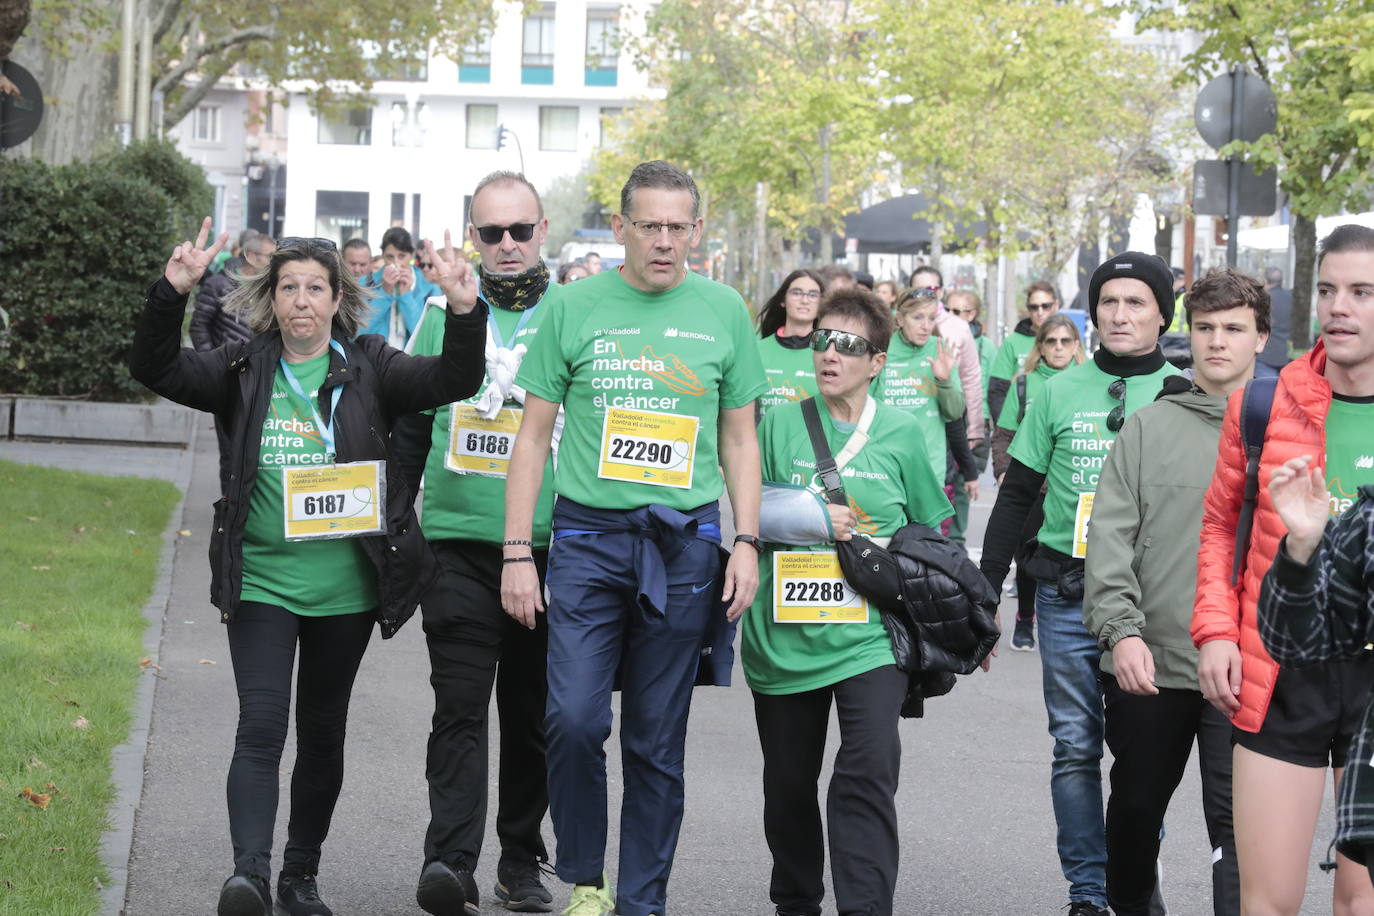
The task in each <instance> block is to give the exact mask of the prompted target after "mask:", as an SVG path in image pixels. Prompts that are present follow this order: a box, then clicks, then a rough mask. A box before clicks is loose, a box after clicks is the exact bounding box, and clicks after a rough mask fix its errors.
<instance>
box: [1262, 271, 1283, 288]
mask: <svg viewBox="0 0 1374 916" xmlns="http://www.w3.org/2000/svg"><path fill="white" fill-rule="evenodd" d="M1264 282H1265V283H1272V284H1274V285H1275V286H1278V285H1279V284H1280V283H1282V282H1283V271H1282V270H1279V269H1278V268H1277V267H1266V268H1264Z"/></svg>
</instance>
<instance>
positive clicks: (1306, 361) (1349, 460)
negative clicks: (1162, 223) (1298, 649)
mask: <svg viewBox="0 0 1374 916" xmlns="http://www.w3.org/2000/svg"><path fill="white" fill-rule="evenodd" d="M1317 315H1318V319H1319V321H1320V324H1321V339H1320V341H1319V342H1318V343H1317V345H1316V346H1315V347H1314V348H1313V349H1312V351H1311V352H1310V353H1308V354H1307V355H1306V356H1305V357H1303V358H1301V359H1298V360H1295V361H1294V362H1292V363H1290V364H1289V365H1288V366H1286V367H1285V368H1284V369H1283V371H1282V372H1281V373H1280V374H1279V382H1278V387H1277V389H1276V390H1275V392H1274V403H1273V408H1272V410H1271V412H1270V419H1269V425H1268V428H1267V431H1266V434H1265V441H1264V451H1263V454H1262V456H1261V459H1260V470H1259V485H1260V489H1259V496H1258V502H1257V504H1256V507H1255V516H1254V527H1253V529H1252V531H1251V535H1250V543H1249V547H1248V549H1247V552H1246V556H1245V563H1244V564H1243V566H1242V570H1243V572H1242V574H1241V577H1240V580H1239V582H1238V583H1237V584H1236V585H1235V586H1234V587H1233V586H1232V584H1231V569H1232V559H1233V557H1234V554H1235V536H1236V523H1237V518H1238V517H1239V515H1240V509H1241V500H1242V493H1243V492H1244V489H1245V451H1244V448H1243V446H1242V443H1241V434H1240V425H1241V424H1240V412H1241V409H1240V408H1241V397H1242V395H1241V392H1236V393H1235V394H1234V395H1232V397H1231V401H1230V404H1229V406H1228V409H1227V412H1226V419H1225V421H1224V423H1223V426H1222V432H1221V444H1220V447H1219V452H1218V456H1217V465H1216V471H1215V474H1214V479H1213V482H1212V486H1211V488H1210V489H1209V490H1208V492H1207V496H1206V500H1205V503H1204V509H1203V521H1202V538H1201V540H1202V548H1201V552H1200V554H1199V557H1198V578H1197V600H1196V602H1195V605H1194V612H1193V624H1192V637H1193V642H1194V644H1196V645H1197V646H1198V648H1199V650H1200V658H1199V661H1198V679H1199V681H1200V684H1201V688H1202V693H1203V696H1205V697H1206V698H1207V700H1208V701H1210V702H1211V703H1212V704H1213V705H1214V706H1216V707H1217V708H1218V709H1220V710H1221V711H1222V712H1225V713H1226V714H1227V715H1229V716H1230V717H1231V721H1232V723H1233V724H1234V725H1235V727H1236V733H1235V743H1236V748H1235V759H1234V770H1233V776H1232V780H1233V783H1232V785H1233V789H1232V791H1233V810H1234V816H1235V836H1236V847H1237V848H1236V853H1237V860H1238V862H1239V864H1240V878H1241V897H1242V899H1243V900H1244V901H1245V905H1246V910H1247V912H1253V913H1265V914H1269V913H1276V914H1279V913H1281V914H1296V913H1297V912H1298V911H1299V909H1300V908H1301V906H1302V897H1303V892H1304V890H1305V886H1306V879H1307V859H1308V855H1309V853H1310V850H1311V847H1312V840H1313V835H1314V833H1315V830H1316V823H1317V816H1318V814H1319V812H1320V808H1321V802H1322V790H1323V785H1324V782H1325V779H1326V768H1327V766H1328V765H1329V766H1331V767H1332V768H1333V769H1334V770H1335V772H1336V779H1337V780H1338V781H1339V779H1340V777H1341V774H1342V772H1343V770H1344V767H1345V763H1346V754H1347V751H1348V750H1349V747H1350V741H1351V739H1352V737H1353V736H1354V733H1355V731H1356V730H1357V729H1358V727H1359V720H1360V716H1361V713H1362V712H1363V710H1364V706H1365V701H1366V699H1367V697H1368V695H1369V689H1370V685H1371V683H1374V654H1371V653H1366V655H1365V656H1364V657H1363V658H1360V659H1356V660H1354V661H1348V662H1329V663H1323V664H1319V665H1314V666H1310V667H1305V668H1298V669H1291V668H1280V667H1279V666H1278V664H1276V663H1275V662H1274V660H1273V659H1272V658H1270V657H1269V654H1268V653H1267V652H1266V651H1265V649H1264V646H1263V644H1262V643H1261V641H1260V636H1259V632H1258V629H1257V626H1256V612H1255V608H1256V602H1257V600H1258V597H1259V592H1260V583H1261V581H1262V580H1263V579H1264V574H1265V573H1266V572H1267V571H1268V570H1269V567H1270V565H1271V564H1272V563H1273V559H1274V554H1275V552H1276V551H1277V549H1278V544H1279V540H1280V538H1281V537H1282V536H1283V534H1284V533H1285V529H1284V526H1283V523H1282V522H1281V521H1280V520H1279V516H1278V513H1277V512H1276V511H1275V509H1274V505H1273V501H1272V499H1271V497H1270V495H1269V489H1268V487H1269V479H1270V477H1271V476H1272V474H1273V472H1274V469H1275V468H1277V467H1279V466H1280V465H1282V464H1283V463H1284V462H1285V461H1288V460H1289V459H1291V458H1297V457H1299V456H1302V455H1307V456H1310V457H1311V459H1312V462H1313V463H1314V464H1317V465H1320V466H1321V467H1323V468H1324V469H1325V471H1326V479H1327V485H1328V487H1329V489H1330V490H1331V493H1332V507H1331V511H1332V514H1333V515H1339V514H1340V513H1342V512H1344V511H1345V509H1346V508H1348V507H1349V505H1350V504H1352V503H1353V502H1354V499H1355V495H1356V492H1357V490H1358V487H1359V486H1360V485H1362V484H1374V441H1371V439H1370V436H1369V434H1368V432H1367V430H1368V429H1369V428H1370V424H1374V229H1369V228H1366V227H1363V226H1355V225H1346V226H1341V227H1338V228H1337V229H1336V230H1335V231H1334V232H1332V233H1331V235H1329V236H1328V237H1327V238H1326V239H1325V240H1324V241H1323V242H1322V246H1321V254H1320V257H1319V259H1318V282H1317ZM1338 862H1339V868H1338V869H1337V872H1336V881H1335V890H1334V895H1335V897H1334V904H1333V911H1334V912H1335V913H1339V914H1347V913H1354V912H1369V910H1370V908H1374V887H1371V885H1370V877H1369V873H1368V872H1367V871H1365V870H1364V869H1363V868H1361V867H1360V866H1359V865H1357V864H1355V863H1354V862H1352V861H1350V860H1349V859H1346V858H1345V857H1344V856H1338Z"/></svg>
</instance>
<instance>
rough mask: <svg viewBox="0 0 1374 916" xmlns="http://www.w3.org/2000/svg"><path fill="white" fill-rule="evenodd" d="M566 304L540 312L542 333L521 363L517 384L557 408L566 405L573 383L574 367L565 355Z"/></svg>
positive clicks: (557, 303) (551, 305)
mask: <svg viewBox="0 0 1374 916" xmlns="http://www.w3.org/2000/svg"><path fill="white" fill-rule="evenodd" d="M563 306H564V300H563V299H557V300H555V301H553V302H549V303H547V304H545V305H544V307H543V308H541V309H540V312H541V313H542V312H543V311H544V309H548V313H547V314H540V315H539V318H540V324H539V333H538V334H536V335H534V340H533V341H531V342H530V348H529V352H527V353H526V354H525V358H524V359H523V360H521V362H520V371H519V372H517V373H516V376H515V383H516V384H517V385H519V386H520V387H521V388H524V389H525V390H526V391H528V392H530V393H531V394H533V395H534V396H535V397H538V398H543V399H544V400H546V401H549V402H551V403H554V404H561V403H563V397H564V396H565V395H566V394H567V393H568V385H569V384H570V383H571V382H572V366H571V365H570V364H569V362H568V355H567V354H566V353H565V352H564V346H565V342H564V340H563V335H564V333H566V328H565V323H566V312H567V310H566V309H565V308H564V307H563Z"/></svg>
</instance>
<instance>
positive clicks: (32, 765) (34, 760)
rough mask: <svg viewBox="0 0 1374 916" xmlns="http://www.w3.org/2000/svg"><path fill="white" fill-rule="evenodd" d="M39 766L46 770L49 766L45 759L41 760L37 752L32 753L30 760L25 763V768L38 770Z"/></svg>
mask: <svg viewBox="0 0 1374 916" xmlns="http://www.w3.org/2000/svg"><path fill="white" fill-rule="evenodd" d="M39 767H42V768H43V769H45V770H46V769H47V768H48V765H47V764H46V763H44V762H43V761H41V760H39V759H38V755H37V754H30V755H29V762H28V763H26V764H25V765H24V769H26V770H36V769H38V768H39Z"/></svg>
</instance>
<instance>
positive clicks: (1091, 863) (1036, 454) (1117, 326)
mask: <svg viewBox="0 0 1374 916" xmlns="http://www.w3.org/2000/svg"><path fill="white" fill-rule="evenodd" d="M1172 291H1173V283H1172V278H1171V277H1170V275H1169V266H1168V265H1167V264H1166V263H1164V261H1163V260H1162V259H1161V258H1158V257H1156V256H1155V255H1151V254H1142V253H1140V252H1136V251H1128V252H1125V253H1124V254H1119V255H1117V256H1116V257H1114V258H1111V259H1110V260H1108V261H1106V262H1104V263H1103V264H1102V265H1101V266H1099V267H1098V268H1097V270H1096V271H1094V272H1093V276H1092V280H1091V281H1090V283H1089V285H1088V313H1089V315H1090V317H1091V318H1092V322H1093V324H1094V325H1095V326H1096V327H1097V329H1098V332H1099V334H1100V335H1101V339H1102V347H1101V348H1100V349H1099V350H1098V351H1097V352H1096V353H1094V354H1093V358H1092V359H1091V360H1089V361H1088V362H1085V363H1082V364H1081V365H1077V366H1071V367H1069V368H1067V369H1065V370H1064V371H1063V372H1060V373H1059V374H1058V375H1056V376H1055V377H1054V378H1051V379H1049V380H1048V381H1046V382H1045V386H1044V389H1043V390H1042V391H1041V393H1040V395H1039V396H1038V397H1037V398H1036V399H1035V400H1034V401H1033V402H1032V403H1031V404H1030V407H1029V409H1028V410H1027V411H1026V416H1025V418H1024V419H1023V420H1022V422H1021V426H1020V429H1019V430H1018V431H1017V433H1016V438H1015V439H1014V440H1013V441H1012V444H1011V448H1010V449H1009V450H1008V454H1010V455H1011V459H1012V460H1011V464H1010V465H1009V466H1008V468H1007V473H1006V477H1005V478H1004V479H1003V481H1002V486H1001V487H1000V488H999V492H998V494H997V504H996V505H995V506H994V507H993V510H992V516H991V518H989V519H988V528H987V536H986V538H985V539H984V541H983V556H982V563H981V566H982V570H983V574H984V575H986V576H987V578H988V582H989V583H990V584H991V585H992V587H993V589H994V590H995V591H996V592H997V593H998V594H1000V593H1001V590H1002V582H1003V580H1005V579H1006V576H1007V570H1008V568H1009V566H1010V563H1011V559H1012V555H1013V553H1014V552H1015V550H1016V547H1017V545H1018V544H1019V543H1020V541H1021V532H1022V528H1023V526H1024V525H1025V521H1026V517H1027V515H1028V514H1029V512H1030V509H1031V506H1032V504H1033V503H1034V502H1035V499H1036V497H1037V496H1038V495H1039V493H1040V488H1041V486H1042V484H1043V485H1046V486H1047V489H1046V492H1045V521H1044V524H1043V525H1042V526H1041V528H1040V531H1039V533H1038V534H1037V540H1038V541H1039V545H1040V546H1039V547H1038V548H1037V549H1036V552H1035V553H1034V555H1032V557H1031V558H1030V559H1029V560H1028V561H1027V563H1026V571H1027V572H1029V573H1030V574H1031V575H1032V576H1034V577H1035V579H1036V580H1037V583H1038V584H1037V586H1036V592H1035V614H1036V623H1037V627H1038V629H1039V636H1040V640H1039V643H1040V659H1041V670H1042V676H1043V681H1044V694H1045V709H1046V711H1047V712H1048V713H1049V725H1050V734H1051V735H1052V736H1053V737H1054V762H1053V765H1052V766H1051V768H1050V795H1051V797H1052V799H1053V803H1054V814H1055V822H1056V824H1057V826H1058V850H1059V862H1060V867H1061V868H1062V870H1063V872H1064V877H1065V878H1066V879H1067V880H1068V882H1069V913H1070V914H1071V916H1105V914H1106V913H1107V888H1106V859H1107V852H1106V845H1105V839H1104V826H1103V814H1102V740H1103V714H1102V693H1101V689H1100V687H1099V685H1098V662H1099V661H1100V659H1101V655H1102V652H1101V649H1100V648H1099V647H1098V645H1097V640H1096V638H1095V637H1094V636H1093V635H1092V634H1091V633H1089V632H1088V630H1087V628H1086V627H1085V626H1084V625H1083V558H1084V557H1086V556H1087V539H1088V523H1089V519H1090V517H1091V515H1092V505H1093V495H1094V491H1095V489H1096V487H1097V481H1098V476H1099V474H1100V473H1101V470H1102V465H1103V463H1104V462H1105V461H1106V458H1107V452H1108V450H1109V449H1110V448H1111V444H1112V442H1113V440H1115V438H1116V434H1117V431H1118V430H1120V429H1121V426H1122V424H1123V423H1124V422H1125V420H1126V417H1127V416H1128V415H1129V414H1130V413H1131V412H1132V411H1134V410H1136V409H1138V408H1140V407H1144V406H1145V405H1146V404H1149V403H1151V402H1153V401H1154V399H1155V396H1156V395H1157V394H1158V393H1159V390H1160V386H1161V385H1162V384H1163V382H1164V379H1165V378H1167V377H1169V376H1171V375H1174V374H1176V373H1175V372H1174V369H1173V368H1172V367H1171V366H1170V365H1169V364H1168V363H1167V362H1166V361H1165V360H1164V354H1163V353H1162V352H1161V351H1160V349H1159V335H1160V333H1161V332H1162V331H1163V329H1164V328H1166V327H1168V325H1169V321H1170V319H1171V318H1172V316H1173V308H1174V300H1173V295H1172Z"/></svg>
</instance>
